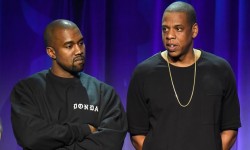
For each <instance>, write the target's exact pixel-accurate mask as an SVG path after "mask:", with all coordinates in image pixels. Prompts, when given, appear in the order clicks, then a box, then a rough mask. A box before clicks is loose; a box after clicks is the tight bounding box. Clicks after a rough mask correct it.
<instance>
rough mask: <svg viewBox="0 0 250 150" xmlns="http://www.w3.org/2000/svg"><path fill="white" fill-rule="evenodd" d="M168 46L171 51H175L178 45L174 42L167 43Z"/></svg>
mask: <svg viewBox="0 0 250 150" xmlns="http://www.w3.org/2000/svg"><path fill="white" fill-rule="evenodd" d="M166 46H167V49H168V50H169V51H175V49H176V47H177V45H174V44H167V45H166Z"/></svg>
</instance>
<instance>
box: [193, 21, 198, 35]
mask: <svg viewBox="0 0 250 150" xmlns="http://www.w3.org/2000/svg"><path fill="white" fill-rule="evenodd" d="M198 32H199V27H198V24H197V23H195V24H193V26H192V37H193V38H195V37H196V36H197V35H198Z"/></svg>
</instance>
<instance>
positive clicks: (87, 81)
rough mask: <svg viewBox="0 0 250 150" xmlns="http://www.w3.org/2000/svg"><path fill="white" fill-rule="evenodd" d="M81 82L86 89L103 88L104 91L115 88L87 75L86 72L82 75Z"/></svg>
mask: <svg viewBox="0 0 250 150" xmlns="http://www.w3.org/2000/svg"><path fill="white" fill-rule="evenodd" d="M80 80H81V82H82V84H83V85H84V86H85V87H89V88H94V87H96V88H102V89H110V90H113V87H112V86H111V85H109V84H107V83H105V82H103V81H101V80H99V79H97V78H95V77H93V76H91V75H89V74H86V73H84V72H81V73H80Z"/></svg>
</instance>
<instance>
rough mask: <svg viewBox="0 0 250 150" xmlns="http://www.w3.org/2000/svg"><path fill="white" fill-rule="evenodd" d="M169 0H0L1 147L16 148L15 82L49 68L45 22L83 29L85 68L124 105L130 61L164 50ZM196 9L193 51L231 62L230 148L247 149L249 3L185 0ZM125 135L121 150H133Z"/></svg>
mask: <svg viewBox="0 0 250 150" xmlns="http://www.w3.org/2000/svg"><path fill="white" fill-rule="evenodd" d="M172 2H174V1H173V0H0V117H1V122H2V126H3V133H2V139H1V140H0V149H1V150H5V149H8V150H21V148H20V147H19V146H18V145H17V143H16V140H15V138H14V135H13V131H12V126H11V122H10V99H9V94H10V91H11V90H12V88H13V86H14V84H15V83H16V82H18V81H19V80H20V79H22V78H25V77H27V76H29V75H31V74H33V73H35V72H38V71H40V70H43V69H48V68H49V67H50V59H49V58H48V56H47V54H46V52H45V47H44V44H43V31H44V29H45V26H46V25H47V24H48V23H49V22H50V21H52V20H54V19H60V18H64V19H69V20H71V21H73V22H75V23H76V24H77V25H78V26H79V28H80V30H81V31H82V33H83V35H84V38H85V44H86V48H87V64H86V68H85V70H84V71H85V72H86V73H88V74H90V75H93V76H95V77H96V78H98V79H100V80H102V81H105V82H106V83H108V84H110V85H112V86H113V87H114V88H115V89H116V91H117V92H118V94H119V95H120V97H121V99H122V103H123V105H124V107H126V94H127V88H128V84H129V80H130V77H131V74H132V72H133V70H134V68H135V66H136V65H137V64H138V63H140V62H141V61H143V60H144V59H146V58H148V57H150V56H151V55H153V54H155V53H158V52H160V51H161V50H164V47H163V44H162V40H161V18H162V13H163V11H164V9H165V8H166V7H167V6H168V5H169V4H170V3H172ZM185 2H188V3H190V4H192V5H193V6H194V8H195V9H196V12H197V19H198V24H199V34H198V37H197V38H196V39H195V48H201V49H203V50H205V51H208V52H212V53H214V54H216V55H219V56H221V57H223V58H225V59H226V60H228V62H229V63H230V64H231V66H232V68H233V71H234V73H235V78H236V81H237V87H238V93H239V98H240V105H241V119H242V127H241V128H240V129H239V134H238V139H237V141H236V144H235V146H234V148H233V150H248V149H250V142H249V139H250V110H249V106H250V100H249V99H250V67H249V66H250V61H249V59H250V50H249V48H250V36H249V35H250V30H249V27H250V16H249V12H250V1H249V0H232V1H228V0H186V1H185ZM132 149H133V148H132V146H131V143H130V140H129V136H127V137H126V139H125V142H124V147H123V150H132Z"/></svg>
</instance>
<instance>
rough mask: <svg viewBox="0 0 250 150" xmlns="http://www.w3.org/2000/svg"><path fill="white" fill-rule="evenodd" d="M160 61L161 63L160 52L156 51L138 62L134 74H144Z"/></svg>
mask: <svg viewBox="0 0 250 150" xmlns="http://www.w3.org/2000/svg"><path fill="white" fill-rule="evenodd" d="M160 63H162V58H161V54H160V53H156V54H154V55H153V56H151V57H149V58H147V59H146V60H144V61H142V62H141V63H139V64H138V65H137V66H136V68H135V70H134V74H145V73H147V72H149V71H151V70H153V69H154V68H155V67H156V66H157V65H158V64H160Z"/></svg>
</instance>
